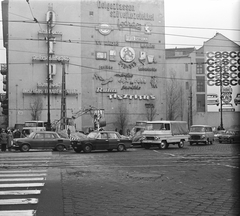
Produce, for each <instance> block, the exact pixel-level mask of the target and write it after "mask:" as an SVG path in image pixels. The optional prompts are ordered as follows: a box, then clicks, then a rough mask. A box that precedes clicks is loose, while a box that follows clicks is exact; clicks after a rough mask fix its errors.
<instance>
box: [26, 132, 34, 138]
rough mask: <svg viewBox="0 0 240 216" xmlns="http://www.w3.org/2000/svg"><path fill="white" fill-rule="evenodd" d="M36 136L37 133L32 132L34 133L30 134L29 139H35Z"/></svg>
mask: <svg viewBox="0 0 240 216" xmlns="http://www.w3.org/2000/svg"><path fill="white" fill-rule="evenodd" d="M35 134H36V132H32V133H30V134H29V136H28V137H29V138H33V137H34V136H35Z"/></svg>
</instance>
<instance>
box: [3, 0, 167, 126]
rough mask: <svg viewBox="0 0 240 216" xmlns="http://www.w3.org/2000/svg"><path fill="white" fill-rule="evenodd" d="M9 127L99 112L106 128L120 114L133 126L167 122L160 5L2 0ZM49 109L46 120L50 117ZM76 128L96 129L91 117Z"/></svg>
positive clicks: (77, 121) (141, 1)
mask: <svg viewBox="0 0 240 216" xmlns="http://www.w3.org/2000/svg"><path fill="white" fill-rule="evenodd" d="M2 6H3V7H2V8H3V11H2V12H3V33H4V37H3V38H4V45H5V48H6V53H7V64H6V65H7V73H6V86H7V87H6V95H7V100H8V124H9V126H10V127H14V125H16V124H22V123H24V122H25V121H27V120H31V119H33V118H38V119H40V120H44V121H48V120H49V119H50V121H51V122H54V121H58V120H59V119H61V118H62V117H66V118H71V116H72V115H74V113H77V112H79V110H81V109H84V108H86V107H89V106H91V107H94V109H96V110H102V113H100V114H101V115H103V114H104V118H105V120H106V123H107V125H106V129H115V127H117V125H116V123H117V119H118V116H119V113H122V112H123V113H124V115H125V116H127V118H128V125H129V126H130V127H131V126H132V125H134V124H135V122H136V121H137V120H147V115H146V113H147V110H148V107H149V105H151V106H150V107H154V109H155V114H156V115H155V116H154V118H155V119H161V118H165V116H166V108H165V100H166V97H165V83H166V82H165V78H166V70H165V39H164V38H165V35H164V2H163V1H159V0H150V1H144V0H138V1H109V0H108V1H96V0H95V1H54V0H52V1H31V2H24V1H17V0H5V1H3V2H2ZM49 109H50V118H49ZM74 124H75V125H76V128H77V129H79V130H84V129H85V128H88V127H92V126H93V119H92V116H90V115H89V113H87V114H85V115H80V116H79V117H78V118H77V119H75V121H74Z"/></svg>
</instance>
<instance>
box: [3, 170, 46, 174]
mask: <svg viewBox="0 0 240 216" xmlns="http://www.w3.org/2000/svg"><path fill="white" fill-rule="evenodd" d="M41 172H44V173H46V172H47V170H5V171H0V174H1V173H41Z"/></svg>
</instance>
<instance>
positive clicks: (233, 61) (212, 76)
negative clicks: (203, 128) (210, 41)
mask: <svg viewBox="0 0 240 216" xmlns="http://www.w3.org/2000/svg"><path fill="white" fill-rule="evenodd" d="M206 76H207V111H208V112H219V111H220V93H221V88H222V111H223V112H239V111H240V89H239V87H240V52H238V51H217V52H208V53H206Z"/></svg>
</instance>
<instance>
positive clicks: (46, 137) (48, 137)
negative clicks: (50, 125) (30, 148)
mask: <svg viewBox="0 0 240 216" xmlns="http://www.w3.org/2000/svg"><path fill="white" fill-rule="evenodd" d="M54 138H55V137H54V135H53V134H45V139H54Z"/></svg>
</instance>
